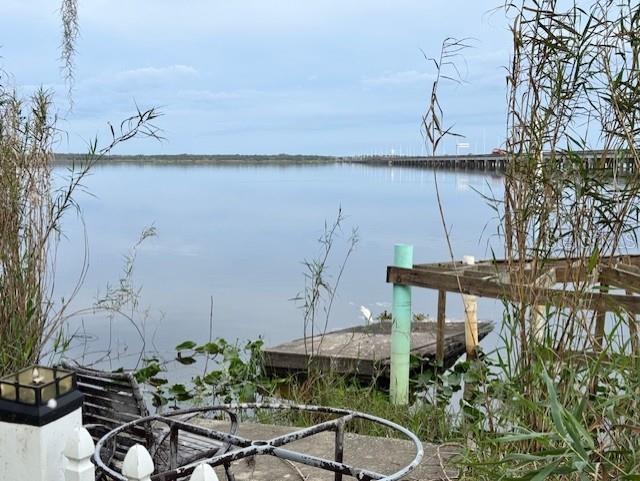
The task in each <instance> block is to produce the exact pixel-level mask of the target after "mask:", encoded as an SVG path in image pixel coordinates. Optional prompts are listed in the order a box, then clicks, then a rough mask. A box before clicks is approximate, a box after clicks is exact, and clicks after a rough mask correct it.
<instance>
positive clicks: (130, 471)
mask: <svg viewBox="0 0 640 481" xmlns="http://www.w3.org/2000/svg"><path fill="white" fill-rule="evenodd" d="M153 470H154V466H153V460H152V459H151V455H150V454H149V451H147V449H146V448H145V447H144V446H143V445H142V444H136V445H135V446H131V448H129V451H127V455H126V456H125V457H124V461H123V463H122V474H123V475H124V476H125V477H126V478H127V479H128V480H129V481H151V475H152V474H153Z"/></svg>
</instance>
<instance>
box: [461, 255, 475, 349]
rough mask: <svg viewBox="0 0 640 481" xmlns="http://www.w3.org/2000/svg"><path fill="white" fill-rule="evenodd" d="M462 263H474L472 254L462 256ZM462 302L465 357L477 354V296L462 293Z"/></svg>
mask: <svg viewBox="0 0 640 481" xmlns="http://www.w3.org/2000/svg"><path fill="white" fill-rule="evenodd" d="M462 263H463V264H466V265H469V266H472V265H474V264H475V263H476V260H475V258H474V257H473V256H464V257H463V258H462ZM462 302H463V303H464V339H465V344H466V348H467V359H475V358H476V357H477V356H478V353H477V349H478V298H477V297H476V296H470V295H467V294H462Z"/></svg>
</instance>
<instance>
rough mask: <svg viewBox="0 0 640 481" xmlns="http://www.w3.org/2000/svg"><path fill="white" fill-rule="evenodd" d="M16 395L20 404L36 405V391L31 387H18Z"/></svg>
mask: <svg viewBox="0 0 640 481" xmlns="http://www.w3.org/2000/svg"><path fill="white" fill-rule="evenodd" d="M18 394H19V397H20V402H21V403H24V404H35V403H36V390H35V388H32V387H19V388H18Z"/></svg>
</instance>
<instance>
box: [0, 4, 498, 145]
mask: <svg viewBox="0 0 640 481" xmlns="http://www.w3.org/2000/svg"><path fill="white" fill-rule="evenodd" d="M59 3H60V2H59V0H55V1H52V0H2V1H1V2H0V57H1V58H0V67H1V68H3V69H4V70H5V71H7V72H9V73H10V74H11V78H10V80H9V82H10V83H11V84H12V85H13V86H15V87H16V88H18V90H19V91H20V92H23V93H25V94H26V93H28V92H30V91H32V90H33V89H34V88H36V87H38V86H40V85H44V86H45V87H47V88H50V89H52V90H54V91H55V92H56V94H57V97H56V98H57V109H58V111H59V114H60V115H61V117H63V120H61V121H60V124H59V127H60V128H61V129H63V130H64V131H65V132H66V133H67V134H68V135H67V136H65V137H64V138H63V139H62V140H61V142H60V145H59V146H58V147H57V150H58V151H74V152H81V151H83V150H85V149H86V144H87V142H88V141H89V140H90V139H91V138H93V137H94V136H96V135H98V136H99V138H101V139H103V140H106V137H107V136H106V130H105V126H106V124H107V121H111V122H118V121H119V120H120V119H122V118H124V117H126V116H127V115H128V114H130V113H132V112H133V111H134V110H135V104H136V103H137V104H138V105H140V106H141V107H143V108H146V107H149V106H159V107H160V108H161V110H162V112H163V114H164V115H163V117H162V118H161V119H159V121H158V125H159V126H160V127H161V128H162V129H163V131H164V132H163V135H164V137H166V139H167V140H166V141H164V142H162V143H156V142H152V141H149V140H146V141H135V142H131V143H128V144H127V145H125V146H123V147H121V148H119V150H118V153H146V154H151V153H167V154H178V153H279V152H286V153H317V154H337V155H349V154H362V153H372V152H378V153H379V152H390V151H391V149H394V151H395V152H396V153H400V152H402V153H420V152H421V149H422V145H423V141H422V137H421V134H420V117H421V114H422V113H423V112H424V110H425V107H426V103H427V100H428V96H429V92H430V89H431V81H432V79H433V73H434V70H433V66H432V65H430V64H429V63H427V62H426V61H425V59H424V57H423V55H422V53H421V49H422V50H424V51H425V52H426V53H427V54H428V55H436V54H437V53H438V52H439V49H440V44H441V42H442V40H443V39H444V38H445V37H447V36H455V37H474V38H475V39H476V41H475V45H476V47H475V48H474V49H473V50H469V51H468V52H467V53H466V55H465V56H466V65H461V68H462V70H463V72H464V73H465V75H466V81H467V82H466V83H465V84H464V85H458V86H456V85H453V84H451V85H448V86H445V88H443V90H442V94H441V95H442V104H443V107H444V109H445V119H446V123H447V124H451V123H455V124H456V130H457V131H458V132H460V133H463V134H465V135H466V137H467V139H466V142H468V143H469V144H470V149H469V150H470V151H473V152H481V151H483V150H487V151H488V150H491V149H492V148H493V147H496V146H499V145H500V144H501V142H502V139H504V132H505V129H504V118H505V73H504V65H506V64H507V62H508V57H509V51H510V38H509V33H508V22H507V20H506V19H505V16H504V14H503V13H502V12H497V13H491V11H492V9H493V8H494V7H496V6H497V5H499V4H500V1H497V0H475V1H472V0H393V1H391V0H386V1H383V0H357V1H356V0H313V1H312V0H306V1H303V0H225V1H221V0H209V1H204V0H203V1H200V0H192V1H188V2H186V1H176V0H127V1H122V0H79V20H80V28H81V38H80V39H79V42H78V46H77V47H78V54H77V57H76V85H75V91H74V94H73V96H74V102H75V106H74V109H73V111H71V112H67V110H68V102H67V100H66V99H65V92H64V91H65V87H64V85H63V83H62V76H61V73H60V64H59V56H60V52H59V49H58V46H59V44H60V30H61V27H60V18H59V17H60V16H59V12H58V10H57V9H58V4H59ZM455 143H456V140H453V139H452V140H450V141H448V142H447V143H446V144H445V146H444V151H445V152H446V153H453V151H455Z"/></svg>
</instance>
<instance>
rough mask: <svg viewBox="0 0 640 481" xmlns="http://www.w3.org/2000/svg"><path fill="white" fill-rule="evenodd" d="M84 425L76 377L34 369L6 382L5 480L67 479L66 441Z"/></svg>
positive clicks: (1, 396)
mask: <svg viewBox="0 0 640 481" xmlns="http://www.w3.org/2000/svg"><path fill="white" fill-rule="evenodd" d="M80 426H82V394H81V393H80V391H78V389H77V384H76V376H75V373H72V372H68V371H65V370H63V369H58V368H50V367H44V366H32V367H29V368H27V369H23V370H22V371H19V372H17V373H15V374H12V375H10V376H6V377H4V378H0V480H2V481H23V480H29V481H62V480H63V479H64V474H63V455H62V453H63V450H64V447H65V440H66V439H67V437H68V436H69V433H71V432H72V431H73V430H74V429H75V428H77V427H80Z"/></svg>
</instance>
